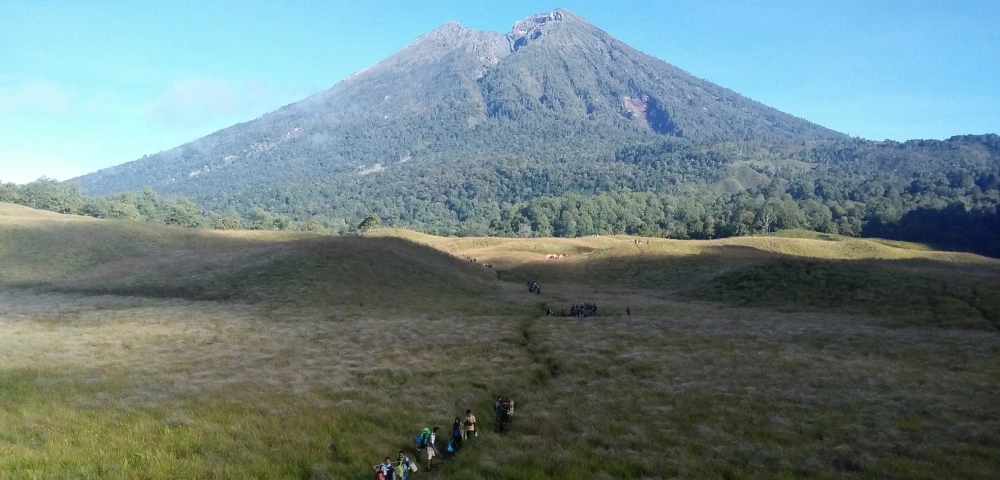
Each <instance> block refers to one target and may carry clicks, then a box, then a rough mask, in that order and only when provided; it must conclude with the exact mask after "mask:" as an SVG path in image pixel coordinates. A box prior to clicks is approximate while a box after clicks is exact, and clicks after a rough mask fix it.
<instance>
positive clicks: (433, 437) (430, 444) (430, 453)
mask: <svg viewBox="0 0 1000 480" xmlns="http://www.w3.org/2000/svg"><path fill="white" fill-rule="evenodd" d="M440 428H441V427H438V426H435V427H434V428H433V429H431V434H430V437H428V438H427V447H426V449H425V450H426V451H427V471H428V472H429V471H431V461H432V460H434V457H436V456H438V449H437V445H435V443H436V442H437V432H438V430H439V429H440Z"/></svg>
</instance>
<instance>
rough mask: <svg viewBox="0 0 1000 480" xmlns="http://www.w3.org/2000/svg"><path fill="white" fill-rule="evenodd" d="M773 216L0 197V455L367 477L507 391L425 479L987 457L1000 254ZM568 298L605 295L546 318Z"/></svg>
mask: <svg viewBox="0 0 1000 480" xmlns="http://www.w3.org/2000/svg"><path fill="white" fill-rule="evenodd" d="M785 235H786V236H784V237H779V236H767V237H743V238H734V239H727V240H710V241H671V240H663V239H652V240H650V239H638V238H636V237H624V236H623V237H617V236H616V237H585V238H577V239H507V238H442V237H432V236H427V235H422V234H417V233H413V232H409V231H401V230H400V231H396V230H378V231H374V232H371V233H370V234H368V235H366V236H363V237H330V236H321V235H315V234H293V233H276V232H216V231H207V230H194V229H181V228H171V227H162V226H156V225H150V224H144V223H137V222H128V221H102V220H94V219H87V218H82V217H72V216H60V215H56V214H50V213H46V212H39V211H35V210H30V209H27V208H24V207H18V206H13V205H8V204H0V263H2V270H0V477H2V478H24V479H28V478H102V479H103V478H111V479H136V478H151V479H152V478H296V479H300V478H301V479H305V478H311V479H323V478H337V479H343V478H359V479H360V478H370V476H371V474H370V466H371V465H373V464H375V463H377V462H378V461H379V460H380V459H381V458H383V457H385V456H387V455H393V456H394V452H396V451H398V450H399V449H405V450H407V451H408V452H409V453H410V455H411V456H413V455H414V453H415V452H414V451H413V440H412V439H413V436H414V435H416V433H417V432H418V431H419V429H420V428H422V427H424V426H429V425H432V424H439V425H442V426H443V427H445V428H446V426H447V425H448V424H449V423H450V419H453V418H454V417H455V416H457V415H459V414H460V413H461V412H464V410H465V409H466V408H471V409H473V410H474V411H476V412H477V414H478V416H479V420H480V422H481V427H483V426H488V424H489V423H490V420H491V415H490V410H491V398H495V396H496V395H499V394H504V395H512V396H514V397H516V398H517V400H518V412H517V417H516V420H515V423H514V428H513V430H512V431H511V432H510V433H509V434H507V435H503V436H501V435H495V434H492V433H485V432H484V433H483V434H481V435H480V436H479V437H478V438H476V439H474V441H473V442H471V444H470V445H468V446H467V448H465V449H464V450H463V451H461V452H460V454H459V455H457V456H455V457H453V458H445V459H444V461H443V462H442V464H441V466H440V469H438V470H437V471H436V472H432V473H427V472H425V471H424V470H423V469H422V470H421V471H420V472H417V473H416V474H415V475H416V478H420V477H428V478H431V477H437V478H458V479H543V478H598V479H617V478H675V477H676V478H991V477H993V476H994V475H995V474H996V468H997V465H1000V433H998V432H1000V402H997V401H996V399H997V398H1000V294H998V293H997V292H998V290H1000V288H998V287H1000V261H997V260H994V259H989V258H985V257H980V256H976V255H971V254H965V253H950V252H937V251H933V250H930V249H928V248H926V247H923V246H921V245H915V244H904V243H898V242H877V241H869V240H857V239H848V238H842V237H837V236H821V235H816V234H806V233H792V234H787V233H786V234H785ZM637 240H641V241H642V242H643V243H641V244H638V243H636V241H637ZM466 255H468V256H469V257H470V258H475V259H476V260H477V261H476V262H475V263H474V262H471V261H469V260H466V258H465V256H466ZM555 256H559V257H558V258H550V257H555ZM485 263H489V264H492V265H493V268H487V267H485V266H484V265H483V264H485ZM527 280H537V281H538V282H540V284H541V285H542V294H540V295H534V294H529V293H527V289H526V287H525V285H524V282H525V281H527ZM574 302H594V303H596V304H597V305H598V306H599V311H598V317H596V318H588V319H577V318H563V317H560V316H558V315H557V316H553V317H547V316H545V314H544V312H545V309H546V308H551V309H552V310H554V311H555V312H556V313H557V314H558V313H559V312H560V311H561V308H563V307H566V308H568V307H569V305H570V304H572V303H574ZM626 307H630V308H631V311H632V315H630V316H626V315H624V311H625V308H626Z"/></svg>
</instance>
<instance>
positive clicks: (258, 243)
mask: <svg viewBox="0 0 1000 480" xmlns="http://www.w3.org/2000/svg"><path fill="white" fill-rule="evenodd" d="M0 258H2V259H3V260H4V269H3V271H2V273H0V286H8V287H42V288H46V289H51V290H58V291H72V292H82V293H93V294H123V295H139V296H149V297H180V298H189V299H199V300H243V301H250V302H257V301H263V302H267V303H268V304H272V305H277V304H301V305H308V306H314V307H318V308H322V307H334V306H336V307H338V308H339V309H343V308H348V309H351V310H357V309H372V308H374V309H399V308H404V309H417V308H423V309H427V310H432V311H440V309H442V308H474V307H479V306H482V307H487V306H490V305H485V304H484V302H486V303H487V304H488V303H489V299H490V298H493V297H496V296H495V295H492V293H493V292H495V290H496V284H497V281H496V280H495V274H493V273H492V272H488V271H486V269H485V268H483V267H482V266H479V265H468V264H466V263H465V262H462V261H460V260H458V259H456V258H454V257H452V256H450V255H446V254H444V253H442V252H440V251H438V250H436V249H433V248H430V247H428V246H426V245H421V244H417V243H414V242H410V241H406V240H403V239H399V238H372V239H369V238H362V237H329V236H320V235H312V234H297V233H284V232H248V231H242V232H219V231H211V230H195V229H183V228H176V227H166V226H160V225H152V224H146V223H138V222H126V221H106V220H96V219H86V218H82V217H74V216H64V215H56V214H50V213H47V212H39V211H35V210H31V209H27V208H24V207H20V206H16V205H8V204H0Z"/></svg>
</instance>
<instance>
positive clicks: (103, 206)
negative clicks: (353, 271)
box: [0, 177, 326, 231]
mask: <svg viewBox="0 0 1000 480" xmlns="http://www.w3.org/2000/svg"><path fill="white" fill-rule="evenodd" d="M0 202H7V203H15V204H18V205H24V206H27V207H31V208H35V209H38V210H47V211H50V212H56V213H63V214H70V215H83V216H88V217H94V218H109V219H119V220H135V221H144V222H150V223H159V224H163V225H174V226H179V227H188V228H215V229H223V230H236V229H251V230H310V231H324V230H326V227H325V226H324V225H323V224H321V223H319V222H318V221H316V220H310V221H306V222H296V221H294V220H293V219H292V218H291V217H288V216H285V215H275V214H273V213H270V212H266V211H264V209H262V208H254V209H252V210H251V211H250V212H249V213H248V214H247V215H245V216H241V215H240V214H239V213H238V212H237V211H236V210H235V209H229V210H227V211H223V212H221V213H217V212H203V211H202V209H201V208H199V207H198V205H196V204H195V203H194V202H193V201H191V200H190V199H188V198H186V197H183V196H171V197H168V198H163V197H161V196H160V195H159V194H157V193H156V192H155V191H154V190H153V189H151V188H145V189H143V190H142V191H141V192H139V193H134V192H124V193H118V194H112V195H103V196H99V197H87V196H86V195H84V192H83V189H82V188H80V185H79V184H76V183H72V182H67V183H63V182H58V181H56V180H52V179H50V178H45V177H42V178H40V179H38V180H35V181H34V182H31V183H27V184H24V185H17V184H14V183H0Z"/></svg>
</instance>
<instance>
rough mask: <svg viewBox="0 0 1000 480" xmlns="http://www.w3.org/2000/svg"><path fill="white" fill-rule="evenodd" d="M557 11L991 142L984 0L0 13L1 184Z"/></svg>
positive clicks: (106, 161)
mask: <svg viewBox="0 0 1000 480" xmlns="http://www.w3.org/2000/svg"><path fill="white" fill-rule="evenodd" d="M557 7H561V8H567V9H569V10H572V11H573V12H575V13H577V14H579V15H581V16H583V17H585V18H586V19H588V20H589V21H591V22H592V23H594V24H595V25H597V26H598V27H600V28H602V29H604V30H605V31H607V32H609V33H611V34H612V35H614V36H616V37H618V38H619V39H621V40H623V41H625V42H626V43H629V44H631V45H632V46H633V47H636V48H638V49H639V50H642V51H644V52H646V53H648V54H651V55H653V56H656V57H659V58H661V59H663V60H665V61H667V62H670V63H672V64H674V65H676V66H678V67H680V68H682V69H685V70H687V71H688V72H690V73H692V74H694V75H696V76H698V77H701V78H704V79H707V80H710V81H712V82H715V83H717V84H719V85H722V86H724V87H727V88H731V89H733V90H735V91H737V92H739V93H742V94H743V95H746V96H748V97H750V98H753V99H755V100H758V101H760V102H762V103H765V104H767V105H770V106H773V107H776V108H778V109H780V110H783V111H786V112H789V113H791V114H794V115H797V116H800V117H803V118H806V119H808V120H810V121H813V122H815V123H819V124H821V125H824V126H827V127H830V128H833V129H835V130H839V131H842V132H845V133H849V134H851V135H854V136H859V137H864V138H870V139H876V140H881V139H886V138H889V139H894V140H905V139H910V138H947V137H949V136H952V135H958V134H966V133H1000V27H998V26H997V19H998V18H1000V1H997V0H981V1H974V0H966V1H962V0H957V1H956V0H953V1H920V0H907V1H895V0H893V1H888V0H881V1H880V0H869V1H853V0H838V1H835V2H831V1H812V0H798V1H785V0H780V1H768V2H765V1H755V0H744V1H706V2H698V1H690V0H688V1H684V2H675V1H670V0H661V1H644V0H636V1H628V0H619V1H616V2H608V1H596V0H579V1H577V0H563V1H561V2H558V3H549V2H536V1H521V0H508V1H505V2H497V1H489V2H480V1H433V2H407V1H389V0H367V1H364V2H358V1H350V2H344V1H317V2H310V1H297V2H255V1H240V2H236V1H234V2H226V1H198V2H181V1H172V2H159V1H143V2H125V1H120V2H111V1H99V0H92V1H87V2H76V1H62V2H53V1H32V2H0V180H2V181H15V182H18V183H22V182H27V181H30V180H33V179H35V178H38V177H40V176H43V175H44V176H48V177H51V178H56V179H59V180H65V179H68V178H71V177H74V176H77V175H81V174H84V173H88V172H92V171H95V170H97V169H100V168H105V167H109V166H112V165H117V164H120V163H124V162H127V161H131V160H135V159H136V158H139V157H141V156H142V155H144V154H151V153H156V152H158V151H161V150H165V149H168V148H171V147H174V146H177V145H179V144H182V143H184V142H186V141H190V140H193V139H195V138H198V137H200V136H203V135H206V134H208V133H211V132H213V131H216V130H218V129H221V128H225V127H227V126H229V125H232V124H234V123H237V122H240V121H246V120H250V119H253V118H256V117H258V116H260V115H262V114H264V113H266V112H268V111H271V110H273V109H275V108H277V107H280V106H282V105H285V104H288V103H292V102H295V101H297V100H299V99H302V98H304V97H305V96H307V95H309V94H311V93H314V92H316V91H319V90H322V89H325V88H329V87H331V86H333V85H334V84H335V83H337V82H338V81H340V80H342V79H343V78H344V77H346V76H347V75H349V74H350V73H352V72H354V71H357V70H360V69H362V68H365V67H367V66H369V65H371V64H373V63H375V62H377V61H379V60H381V59H382V58H384V57H386V56H388V55H390V54H391V53H393V52H394V51H396V50H399V49H401V48H403V47H404V46H406V44H408V43H409V42H410V41H412V40H413V39H414V38H416V37H417V36H419V35H421V34H423V33H425V32H427V31H429V30H431V29H433V28H435V27H437V26H439V25H441V24H443V23H445V22H447V21H457V22H459V23H461V24H462V25H465V26H468V27H472V28H479V29H488V30H497V31H501V32H506V31H507V30H509V29H510V27H511V26H512V25H513V23H514V22H515V21H517V20H520V19H522V18H524V17H527V16H528V15H531V14H533V13H538V12H544V11H551V10H553V9H555V8H557Z"/></svg>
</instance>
